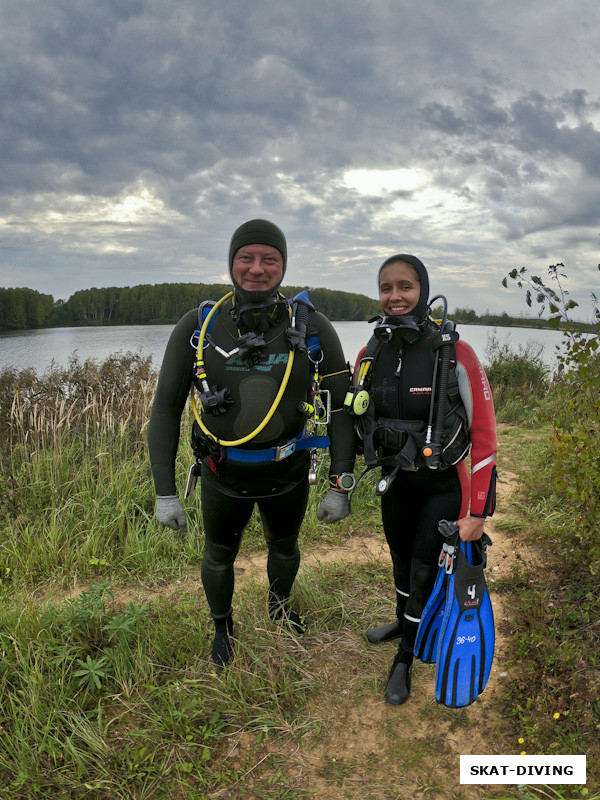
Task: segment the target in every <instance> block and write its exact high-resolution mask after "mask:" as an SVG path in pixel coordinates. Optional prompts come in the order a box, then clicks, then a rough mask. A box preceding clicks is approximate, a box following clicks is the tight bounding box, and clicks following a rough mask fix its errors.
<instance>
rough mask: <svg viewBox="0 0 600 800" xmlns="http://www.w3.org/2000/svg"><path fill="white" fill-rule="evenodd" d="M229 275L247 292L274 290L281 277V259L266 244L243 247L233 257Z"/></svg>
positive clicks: (278, 253)
mask: <svg viewBox="0 0 600 800" xmlns="http://www.w3.org/2000/svg"><path fill="white" fill-rule="evenodd" d="M231 275H232V277H233V280H234V281H235V282H236V283H237V285H238V286H239V287H240V289H244V290H246V291H248V292H256V291H259V292H264V291H266V290H268V289H274V288H275V287H276V286H279V284H280V283H281V279H282V277H283V257H282V255H281V253H280V252H279V250H277V248H275V247H270V245H268V244H248V245H245V246H244V247H240V249H239V250H238V251H237V253H236V254H235V256H234V257H233V264H232V267H231Z"/></svg>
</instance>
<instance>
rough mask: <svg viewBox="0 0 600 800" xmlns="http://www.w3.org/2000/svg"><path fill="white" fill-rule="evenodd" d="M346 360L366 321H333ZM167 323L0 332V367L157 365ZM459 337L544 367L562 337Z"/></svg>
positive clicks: (469, 332) (500, 331) (519, 331)
mask: <svg viewBox="0 0 600 800" xmlns="http://www.w3.org/2000/svg"><path fill="white" fill-rule="evenodd" d="M333 325H334V327H335V329H336V331H337V333H338V335H339V337H340V340H341V342H342V346H343V348H344V353H345V355H346V358H347V359H348V360H349V361H350V363H351V364H354V360H355V358H356V356H357V355H358V352H359V350H360V349H361V347H363V346H364V345H365V344H366V342H367V340H368V338H369V336H370V332H371V330H372V327H373V326H372V325H369V323H368V322H334V323H333ZM172 330H173V326H172V325H140V326H128V325H119V326H114V327H90V328H46V329H43V330H33V331H18V332H9V333H0V370H2V369H5V368H6V367H11V366H12V367H16V368H17V369H24V368H26V367H33V368H34V369H35V370H36V371H37V372H38V373H42V372H44V371H45V370H46V369H47V368H48V367H49V366H50V365H51V363H52V362H54V363H55V364H57V365H59V366H61V367H62V366H67V364H68V362H69V358H70V357H71V356H72V355H76V356H77V357H78V358H79V360H80V361H85V360H86V359H88V358H93V359H96V360H98V361H103V360H104V359H105V358H106V357H107V356H109V355H111V354H112V353H119V352H121V353H127V352H130V351H131V352H135V353H137V352H139V353H140V354H141V355H143V356H152V358H153V365H154V367H155V368H156V369H158V368H159V367H160V364H161V362H162V357H163V353H164V350H165V347H166V345H167V340H168V338H169V335H170V333H171V331H172ZM457 330H458V332H459V333H460V335H461V337H462V338H463V339H464V340H465V341H467V342H468V343H469V344H470V345H471V346H472V347H473V349H474V350H475V352H476V353H477V355H478V357H479V359H480V360H481V361H482V362H483V363H484V364H485V362H486V348H487V345H488V342H489V339H490V337H495V338H496V340H497V341H498V342H499V343H500V344H505V343H507V344H509V345H510V347H511V349H512V350H514V351H516V352H517V351H518V349H519V347H520V346H523V347H525V346H527V344H528V343H529V342H532V343H535V344H539V345H541V346H542V347H543V357H544V361H545V362H546V364H547V366H548V367H549V368H552V367H553V366H554V364H555V361H556V345H557V344H559V343H560V342H561V340H562V334H560V333H558V332H557V331H549V330H536V329H533V328H491V327H487V326H485V325H459V326H458V328H457Z"/></svg>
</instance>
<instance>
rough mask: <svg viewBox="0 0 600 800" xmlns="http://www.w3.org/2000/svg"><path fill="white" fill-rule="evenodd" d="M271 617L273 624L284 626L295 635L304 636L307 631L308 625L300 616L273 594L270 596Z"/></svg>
mask: <svg viewBox="0 0 600 800" xmlns="http://www.w3.org/2000/svg"><path fill="white" fill-rule="evenodd" d="M269 617H270V618H271V619H272V620H273V622H277V623H279V624H280V625H284V626H285V627H286V628H289V629H290V630H291V631H292V632H293V633H297V634H302V633H304V632H305V630H306V625H305V624H304V620H303V619H302V617H301V616H300V614H297V613H296V612H295V611H292V609H291V608H289V607H288V604H287V603H286V602H285V601H284V600H282V599H281V598H280V597H277V595H276V594H273V593H270V594H269Z"/></svg>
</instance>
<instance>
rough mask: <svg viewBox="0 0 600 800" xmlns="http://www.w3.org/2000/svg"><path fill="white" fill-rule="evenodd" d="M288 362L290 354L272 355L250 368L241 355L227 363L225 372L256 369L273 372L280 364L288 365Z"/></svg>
mask: <svg viewBox="0 0 600 800" xmlns="http://www.w3.org/2000/svg"><path fill="white" fill-rule="evenodd" d="M287 361H288V353H271V354H270V355H268V356H267V358H266V359H265V360H264V361H262V362H261V363H260V364H254V366H253V367H250V366H249V365H248V364H247V363H246V362H245V361H244V359H243V358H241V357H240V356H239V355H234V356H231V358H229V359H228V360H227V361H226V362H225V370H226V371H235V372H249V371H250V369H256V370H259V371H260V372H271V370H272V369H273V367H276V366H277V365H278V364H287Z"/></svg>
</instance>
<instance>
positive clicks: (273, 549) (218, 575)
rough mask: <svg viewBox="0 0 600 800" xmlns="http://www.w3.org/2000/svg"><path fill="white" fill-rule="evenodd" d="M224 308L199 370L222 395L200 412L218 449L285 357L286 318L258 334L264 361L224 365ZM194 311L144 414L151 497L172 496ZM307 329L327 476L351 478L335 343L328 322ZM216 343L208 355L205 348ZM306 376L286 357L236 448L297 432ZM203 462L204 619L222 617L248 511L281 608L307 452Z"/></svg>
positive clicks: (235, 360)
mask: <svg viewBox="0 0 600 800" xmlns="http://www.w3.org/2000/svg"><path fill="white" fill-rule="evenodd" d="M231 309H232V303H231V300H228V301H226V302H225V303H224V305H223V306H222V308H220V309H219V311H218V312H217V314H216V316H215V321H214V324H213V326H212V328H211V330H210V342H211V343H209V345H208V347H207V348H206V349H205V350H204V363H205V366H206V374H207V378H208V382H209V383H210V385H211V386H213V385H215V386H218V387H220V388H224V387H227V388H228V389H229V390H230V393H231V400H232V402H231V404H230V405H228V406H227V410H226V412H225V413H223V414H220V415H218V416H211V415H205V414H202V419H203V422H204V424H205V425H206V427H207V428H208V429H209V430H210V431H211V432H212V433H214V435H215V436H217V437H218V438H219V439H221V440H223V441H232V440H238V439H241V438H243V437H245V436H246V435H247V434H248V433H250V432H251V431H253V430H254V429H255V428H256V427H257V426H258V425H259V423H260V422H261V421H262V420H263V419H264V417H265V415H266V414H267V412H268V411H269V409H270V408H271V405H272V403H273V400H274V398H275V396H276V394H277V392H278V390H279V387H280V386H281V382H282V379H283V376H284V372H285V370H286V365H287V363H288V358H289V345H288V340H287V337H286V334H285V331H286V329H287V328H288V326H289V324H290V321H289V315H288V313H287V310H285V313H283V314H282V313H278V315H277V316H275V317H274V318H272V319H271V321H270V324H269V326H267V327H266V330H265V331H263V335H264V339H265V342H266V347H265V350H264V356H265V358H264V360H260V361H258V362H257V363H254V364H252V363H250V362H249V361H247V360H244V359H243V358H241V357H239V355H232V356H231V357H229V358H225V357H224V356H223V355H222V354H221V353H220V352H219V351H218V349H217V347H218V348H220V349H221V350H223V351H225V352H227V353H229V352H231V350H233V349H234V348H235V346H236V342H237V340H238V337H239V335H240V332H239V331H238V328H237V325H236V321H235V320H234V319H233V318H232V316H231V314H230V312H231ZM197 324H198V319H197V311H196V310H195V309H194V310H193V311H190V312H188V313H187V314H186V315H185V316H184V317H182V319H181V320H180V321H179V322H178V323H177V325H176V327H175V329H174V330H173V333H172V334H171V337H170V339H169V343H168V345H167V349H166V352H165V356H164V360H163V364H162V367H161V371H160V376H159V381H158V387H157V392H156V396H155V400H154V404H153V407H152V413H151V417H150V426H149V432H148V443H149V448H150V460H151V464H152V472H153V476H154V481H155V488H156V493H157V495H159V496H160V495H163V496H165V495H175V494H177V487H176V485H175V459H176V455H177V449H178V444H179V435H180V418H181V414H182V412H183V409H184V406H185V403H186V400H187V398H188V395H189V392H190V388H191V385H192V374H193V367H194V363H195V353H196V351H195V348H194V347H192V346H191V344H190V339H191V337H192V336H193V334H194V331H195V330H196V328H197ZM309 326H310V328H311V329H314V330H315V331H316V332H317V333H318V336H319V339H320V348H321V352H322V360H321V361H320V363H319V374H320V375H321V376H322V381H321V388H322V389H329V390H330V391H331V408H332V414H331V421H330V424H329V425H328V435H329V437H330V440H331V446H330V475H338V474H341V473H342V472H347V471H352V468H353V466H354V437H353V431H352V420H351V419H350V417H349V416H348V415H347V414H346V413H345V412H344V411H343V410H342V407H343V401H344V397H345V394H346V391H347V389H348V386H349V383H350V374H349V370H348V367H347V364H346V362H345V359H344V355H343V352H342V348H341V345H340V342H339V339H338V336H337V334H336V332H335V330H334V328H333V326H332V325H331V323H330V322H329V321H328V320H327V318H326V317H324V316H323V315H322V314H320V313H318V312H312V313H311V314H310V317H309ZM213 345H216V346H217V347H215V346H213ZM311 384H312V372H311V368H310V364H309V359H308V355H307V353H306V352H299V351H298V350H295V351H294V360H293V366H292V371H291V375H290V379H289V383H288V385H287V388H286V390H285V392H284V394H283V396H282V399H281V402H280V403H279V405H278V407H277V410H276V412H275V414H274V415H273V417H272V418H271V420H270V421H269V422H268V424H267V425H266V426H265V427H264V429H263V430H262V431H261V432H260V433H259V434H258V435H257V436H255V437H254V438H252V439H251V440H250V441H248V442H247V443H243V444H241V445H239V447H241V448H242V449H245V450H261V449H265V448H270V447H275V446H278V445H281V444H283V443H285V442H288V441H290V440H291V439H293V438H294V437H295V436H297V435H298V434H300V433H301V432H302V430H303V428H304V426H305V424H306V415H305V414H303V413H302V412H300V411H299V410H298V404H299V403H300V402H301V401H306V400H307V397H308V395H309V391H310V388H311ZM222 455H223V457H222V458H215V457H212V458H208V457H206V458H204V460H203V462H202V472H201V501H202V516H203V523H204V531H205V538H206V542H205V552H204V557H203V563H202V580H203V585H204V589H205V592H206V596H207V600H208V604H209V606H210V610H211V614H212V616H213V617H214V618H215V619H219V618H224V617H226V616H227V615H228V614H229V613H230V612H231V600H232V596H233V588H234V574H233V563H234V560H235V557H236V555H237V552H238V550H239V547H240V543H241V538H242V531H243V529H244V527H245V526H246V524H247V523H248V521H249V519H250V515H251V513H252V510H253V508H254V505H255V503H256V504H257V505H258V508H259V511H260V514H261V518H262V522H263V526H264V533H265V539H266V542H267V546H268V553H269V555H268V567H267V571H268V576H269V585H270V593H271V594H274V595H276V596H277V597H278V598H279V599H281V600H286V599H287V597H288V596H289V593H290V590H291V587H292V584H293V582H294V579H295V577H296V573H297V571H298V567H299V563H300V554H299V550H298V534H299V531H300V527H301V524H302V520H303V518H304V512H305V509H306V503H307V498H308V491H309V486H308V468H309V458H310V457H309V452H308V450H305V451H302V452H295V453H293V454H292V455H290V456H288V457H287V458H285V459H284V460H281V461H261V462H258V463H248V462H245V461H235V460H231V459H228V458H227V448H224V451H223V454H222Z"/></svg>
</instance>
